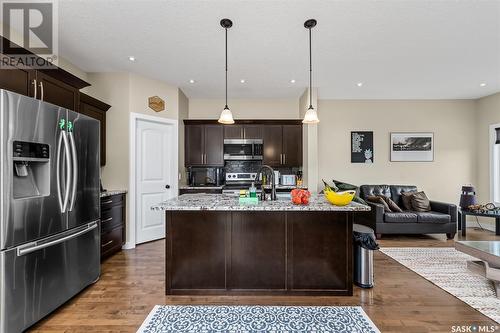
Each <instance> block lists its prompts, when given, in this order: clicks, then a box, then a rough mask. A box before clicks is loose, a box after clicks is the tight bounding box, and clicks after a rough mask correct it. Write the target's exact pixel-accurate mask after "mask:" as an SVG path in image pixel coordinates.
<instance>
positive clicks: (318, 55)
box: [59, 0, 500, 99]
mask: <svg viewBox="0 0 500 333" xmlns="http://www.w3.org/2000/svg"><path fill="white" fill-rule="evenodd" d="M225 17H227V18H230V19H232V20H233V23H234V25H233V27H232V28H231V29H230V30H229V32H228V35H229V98H230V99H231V98H297V97H299V96H300V95H301V94H302V92H303V91H304V89H305V88H306V87H307V85H308V31H307V30H306V29H305V28H304V27H303V23H304V21H305V20H306V19H308V18H316V19H317V20H318V25H317V26H316V28H314V29H313V67H314V75H313V84H314V86H316V87H318V94H319V97H320V98H322V99H455V98H464V99H465V98H478V97H482V96H486V95H489V94H492V93H495V92H498V91H500V1H496V0H494V1H475V0H462V1H424V0H407V1H390V0H386V1H373V0H372V1H368V0H357V1H331V0H326V1H315V0H303V1H295V0H284V1H282V0H279V1H273V0H267V1H255V0H254V1H243V0H226V1H223V0H214V1H209V0H205V1H190V0H180V1H140V0H135V1H131V0H129V1H126V0H125V1H124V0H121V1H119V0H106V1H103V0H59V53H60V55H61V56H63V57H64V58H66V59H68V60H69V61H70V62H72V63H74V64H75V65H76V66H78V67H80V68H81V69H83V70H84V71H87V72H101V71H130V72H134V73H138V74H142V75H146V76H149V77H152V78H155V79H160V80H162V81H165V82H167V83H169V84H172V85H175V86H178V87H180V88H181V89H182V90H183V91H184V92H185V93H186V95H187V96H188V97H190V98H222V97H224V30H223V29H222V28H221V27H220V25H219V21H220V19H221V18H225ZM129 56H134V57H135V58H136V61H135V62H131V61H130V60H129V59H128V58H129ZM190 79H194V80H195V81H196V82H195V83H194V84H191V83H189V80H190ZM241 79H244V80H245V81H246V82H245V83H244V84H242V83H240V80H241ZM292 79H294V80H296V82H295V83H291V82H290V80H292ZM359 82H362V83H363V85H362V86H361V87H358V85H357V83H359ZM481 83H486V86H483V87H482V86H480V84H481Z"/></svg>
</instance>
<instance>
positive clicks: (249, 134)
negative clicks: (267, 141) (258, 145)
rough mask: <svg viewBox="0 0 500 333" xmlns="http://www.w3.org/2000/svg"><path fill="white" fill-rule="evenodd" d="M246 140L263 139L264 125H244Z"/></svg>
mask: <svg viewBox="0 0 500 333" xmlns="http://www.w3.org/2000/svg"><path fill="white" fill-rule="evenodd" d="M243 133H244V136H243V137H244V139H262V125H244V126H243Z"/></svg>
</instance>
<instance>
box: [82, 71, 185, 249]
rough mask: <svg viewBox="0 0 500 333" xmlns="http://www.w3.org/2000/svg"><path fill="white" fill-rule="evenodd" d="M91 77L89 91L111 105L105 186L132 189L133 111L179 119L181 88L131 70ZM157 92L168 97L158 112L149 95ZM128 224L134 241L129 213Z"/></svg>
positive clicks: (89, 75)
mask: <svg viewBox="0 0 500 333" xmlns="http://www.w3.org/2000/svg"><path fill="white" fill-rule="evenodd" d="M88 80H89V83H91V84H92V86H91V87H89V89H88V94H89V95H91V96H93V97H96V98H98V99H100V100H102V101H104V102H106V103H108V104H110V105H111V108H110V109H109V110H108V112H107V113H106V165H105V166H104V167H102V168H101V178H102V183H103V186H104V187H105V188H107V189H109V190H112V189H124V190H129V186H130V184H129V169H130V168H129V159H130V156H129V138H130V135H129V123H130V113H131V112H134V113H142V114H146V115H150V116H156V117H162V118H170V119H177V117H178V116H179V91H178V89H177V88H175V87H172V86H169V85H167V84H165V83H163V82H161V81H157V80H152V79H148V78H145V77H142V76H139V75H135V74H129V73H89V74H88ZM155 95H157V96H160V97H161V98H163V100H165V106H166V110H165V111H162V112H155V111H153V110H151V109H150V108H149V107H148V97H150V96H155ZM184 108H185V107H184ZM184 112H185V111H184ZM127 211H128V201H127ZM126 228H127V242H130V225H129V216H128V215H127V222H126Z"/></svg>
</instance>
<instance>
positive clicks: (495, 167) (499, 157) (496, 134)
mask: <svg viewBox="0 0 500 333" xmlns="http://www.w3.org/2000/svg"><path fill="white" fill-rule="evenodd" d="M490 146H491V155H490V156H491V158H490V163H491V166H490V170H491V177H490V181H491V186H490V188H491V200H492V201H493V202H494V203H495V204H500V124H495V125H491V127H490Z"/></svg>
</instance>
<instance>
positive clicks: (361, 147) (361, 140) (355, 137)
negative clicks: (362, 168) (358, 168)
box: [351, 131, 373, 164]
mask: <svg viewBox="0 0 500 333" xmlns="http://www.w3.org/2000/svg"><path fill="white" fill-rule="evenodd" d="M351 163H367V164H370V163H373V132H369V131H353V132H351Z"/></svg>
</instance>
